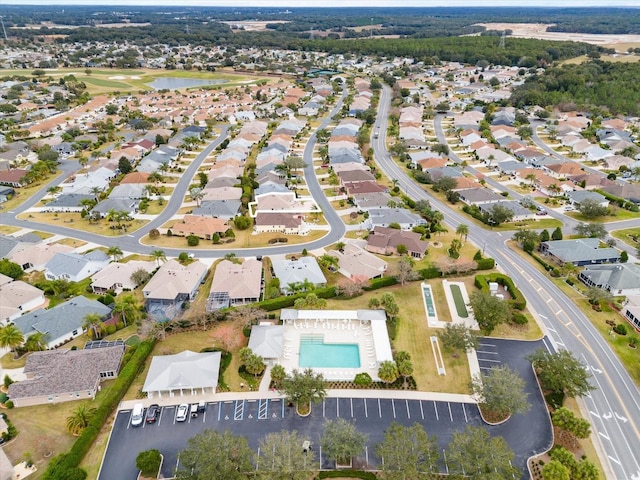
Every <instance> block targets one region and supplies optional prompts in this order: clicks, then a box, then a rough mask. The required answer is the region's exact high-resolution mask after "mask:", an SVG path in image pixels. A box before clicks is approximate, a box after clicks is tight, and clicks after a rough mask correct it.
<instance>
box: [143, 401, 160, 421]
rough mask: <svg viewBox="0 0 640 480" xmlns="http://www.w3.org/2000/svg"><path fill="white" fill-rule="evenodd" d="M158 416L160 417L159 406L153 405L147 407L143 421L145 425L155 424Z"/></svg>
mask: <svg viewBox="0 0 640 480" xmlns="http://www.w3.org/2000/svg"><path fill="white" fill-rule="evenodd" d="M159 416H160V405H157V404H155V403H154V404H153V405H149V408H148V409H147V417H146V419H145V421H146V422H147V423H156V420H158V417H159Z"/></svg>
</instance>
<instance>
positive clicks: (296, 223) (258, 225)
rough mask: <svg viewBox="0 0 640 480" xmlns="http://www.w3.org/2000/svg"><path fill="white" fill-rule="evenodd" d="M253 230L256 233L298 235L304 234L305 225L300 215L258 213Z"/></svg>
mask: <svg viewBox="0 0 640 480" xmlns="http://www.w3.org/2000/svg"><path fill="white" fill-rule="evenodd" d="M254 230H255V231H256V232H257V233H269V232H279V233H285V234H288V235H300V234H302V233H305V232H306V224H305V222H303V221H302V216H301V215H296V214H293V213H258V214H257V215H256V218H255V225H254Z"/></svg>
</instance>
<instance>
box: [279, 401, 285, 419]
mask: <svg viewBox="0 0 640 480" xmlns="http://www.w3.org/2000/svg"><path fill="white" fill-rule="evenodd" d="M280 418H284V400H282V416H281V417H280Z"/></svg>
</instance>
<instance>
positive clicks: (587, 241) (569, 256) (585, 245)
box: [544, 238, 620, 263]
mask: <svg viewBox="0 0 640 480" xmlns="http://www.w3.org/2000/svg"><path fill="white" fill-rule="evenodd" d="M544 243H545V244H546V246H547V251H548V252H549V253H550V254H551V255H553V256H554V257H557V258H559V259H560V260H562V261H563V262H571V263H574V262H591V261H594V262H596V261H605V260H608V259H611V258H620V252H619V251H618V250H616V249H615V248H598V247H599V246H600V240H599V239H597V238H578V239H576V240H553V241H549V242H544Z"/></svg>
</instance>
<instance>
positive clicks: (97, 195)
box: [91, 187, 102, 200]
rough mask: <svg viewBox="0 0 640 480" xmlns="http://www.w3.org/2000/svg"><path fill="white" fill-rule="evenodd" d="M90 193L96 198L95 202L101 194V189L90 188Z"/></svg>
mask: <svg viewBox="0 0 640 480" xmlns="http://www.w3.org/2000/svg"><path fill="white" fill-rule="evenodd" d="M91 193H92V194H93V195H94V196H95V197H96V199H97V200H99V199H100V194H101V193H102V189H101V188H100V187H92V188H91Z"/></svg>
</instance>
